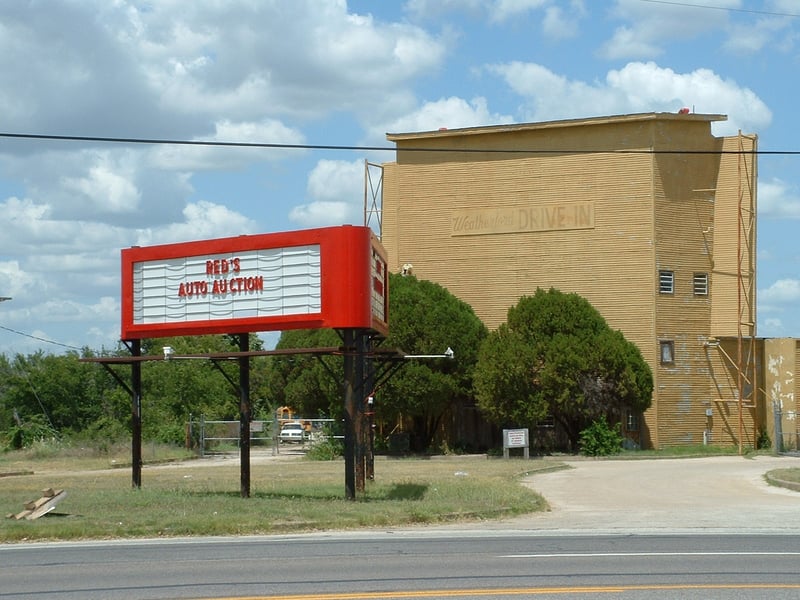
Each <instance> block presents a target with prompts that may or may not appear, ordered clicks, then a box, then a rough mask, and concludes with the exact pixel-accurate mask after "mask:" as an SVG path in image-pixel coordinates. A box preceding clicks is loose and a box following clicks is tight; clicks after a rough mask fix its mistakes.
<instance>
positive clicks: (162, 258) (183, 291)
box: [121, 225, 389, 340]
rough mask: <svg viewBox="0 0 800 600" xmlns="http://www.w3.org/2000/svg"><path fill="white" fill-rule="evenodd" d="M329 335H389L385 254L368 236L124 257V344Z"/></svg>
mask: <svg viewBox="0 0 800 600" xmlns="http://www.w3.org/2000/svg"><path fill="white" fill-rule="evenodd" d="M328 327H329V328H336V329H340V328H342V329H344V328H353V329H371V330H374V331H378V332H380V333H383V334H386V333H388V329H389V327H388V273H387V266H386V251H385V250H384V249H383V246H381V244H380V241H379V240H378V239H377V237H376V236H375V234H374V233H373V232H372V230H371V229H369V228H368V227H356V226H350V225H345V226H341V227H326V228H320V229H307V230H301V231H292V232H282V233H267V234H262V235H243V236H239V237H231V238H220V239H214V240H202V241H194V242H185V243H178V244H165V245H161V246H147V247H138V246H135V247H133V248H126V249H124V250H122V336H121V337H122V339H125V340H129V339H141V338H145V337H165V336H174V335H204V334H210V333H246V332H255V331H281V330H285V329H316V328H328Z"/></svg>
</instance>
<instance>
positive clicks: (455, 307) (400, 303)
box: [376, 274, 487, 451]
mask: <svg viewBox="0 0 800 600" xmlns="http://www.w3.org/2000/svg"><path fill="white" fill-rule="evenodd" d="M486 335H487V330H486V327H485V326H484V324H483V323H482V322H481V320H480V319H478V317H477V316H476V315H475V312H474V311H473V310H472V307H470V306H469V305H468V304H466V303H465V302H463V301H462V300H459V299H458V298H456V297H455V296H454V295H453V294H451V293H450V292H449V291H448V290H447V289H445V288H444V287H442V286H440V285H438V284H436V283H433V282H431V281H426V280H422V279H417V278H416V277H414V276H412V275H409V276H402V275H399V274H391V275H390V276H389V335H388V337H387V339H386V341H385V342H384V343H383V347H386V348H396V349H398V350H402V351H403V352H405V353H406V354H407V355H412V356H413V355H440V354H443V353H444V351H445V350H446V349H447V348H448V347H449V348H452V350H453V351H454V358H453V359H452V360H450V359H447V358H437V359H413V358H412V359H407V360H406V362H405V363H404V366H403V367H402V368H401V369H400V370H399V371H398V372H397V374H396V375H394V377H392V378H391V379H390V380H389V381H388V382H387V383H386V385H385V387H384V388H383V389H381V390H380V391H379V393H378V396H377V398H376V401H377V407H376V412H377V414H378V416H379V417H380V418H384V419H386V420H390V421H391V420H394V419H397V418H399V417H406V418H410V419H411V420H412V422H413V431H412V432H411V433H412V440H411V441H412V448H413V449H414V450H418V451H421V450H427V449H428V448H429V447H430V445H431V443H432V442H433V441H434V438H435V436H436V433H437V431H438V430H439V428H440V425H441V423H442V418H443V417H444V416H445V414H447V412H448V411H449V410H450V409H451V408H453V407H454V406H455V404H456V403H458V402H460V401H466V400H467V399H470V398H471V397H472V374H473V370H474V368H475V363H476V362H477V359H478V349H479V348H480V345H481V342H482V341H483V340H484V338H485V337H486Z"/></svg>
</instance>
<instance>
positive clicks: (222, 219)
mask: <svg viewBox="0 0 800 600" xmlns="http://www.w3.org/2000/svg"><path fill="white" fill-rule="evenodd" d="M183 216H184V221H183V222H180V223H172V224H170V225H167V226H165V227H158V228H152V229H143V230H140V231H139V232H138V239H137V241H136V242H135V243H136V245H139V246H149V245H152V244H168V243H175V242H188V241H192V240H203V239H211V238H218V237H229V236H235V235H246V234H249V233H255V227H256V226H255V223H254V222H253V221H252V220H251V219H248V218H247V217H245V216H244V215H241V214H239V213H237V212H235V211H233V210H231V209H229V208H227V207H225V206H222V205H220V204H214V203H213V202H208V201H205V200H201V201H199V202H194V203H189V204H187V205H186V207H185V208H184V209H183Z"/></svg>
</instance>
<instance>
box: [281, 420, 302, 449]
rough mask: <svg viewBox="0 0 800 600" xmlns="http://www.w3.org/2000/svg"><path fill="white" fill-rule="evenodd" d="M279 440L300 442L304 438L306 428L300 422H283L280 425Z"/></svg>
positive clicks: (282, 441)
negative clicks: (281, 425)
mask: <svg viewBox="0 0 800 600" xmlns="http://www.w3.org/2000/svg"><path fill="white" fill-rule="evenodd" d="M278 437H279V438H280V440H281V443H282V444H283V443H290V442H296V443H298V444H299V443H302V442H304V441H305V440H306V437H307V435H306V430H305V428H304V427H303V424H302V423H285V424H284V425H283V427H281V432H280V434H279V436H278Z"/></svg>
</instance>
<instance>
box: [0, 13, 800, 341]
mask: <svg viewBox="0 0 800 600" xmlns="http://www.w3.org/2000/svg"><path fill="white" fill-rule="evenodd" d="M798 67H800V1H798V0H748V1H745V0H705V1H698V2H689V1H675V2H667V1H656V0H608V1H606V0H591V1H590V0H564V1H558V0H407V1H406V2H400V1H397V2H390V1H380V2H378V1H367V0H359V1H350V2H346V1H345V0H305V1H304V0H292V1H289V0H271V1H270V0H262V1H260V2H249V1H245V0H241V1H239V0H229V1H227V2H222V3H221V2H211V1H203V0H198V1H196V2H185V1H179V0H148V1H132V0H131V1H128V0H118V1H117V2H113V3H112V2H107V1H106V0H94V1H92V0H81V1H77V0H76V1H64V0H61V1H59V0H53V1H52V2H47V3H29V2H3V3H0V132H3V133H26V134H44V135H66V136H98V137H122V138H152V139H182V140H216V141H227V142H254V143H269V144H309V145H334V146H370V147H386V148H390V147H391V145H390V144H389V143H388V142H387V141H386V138H385V134H386V132H410V131H421V130H433V129H438V128H439V127H449V128H456V127H468V126H478V125H494V124H501V123H512V122H513V123H522V122H535V121H546V120H553V119H562V118H581V117H592V116H601V115H611V114H627V113H637V112H662V111H663V112H675V111H677V110H679V109H680V108H682V107H689V108H692V109H693V110H695V111H696V112H700V113H722V114H727V115H728V117H729V120H728V121H727V122H725V123H720V124H716V125H715V126H714V133H715V134H716V135H731V134H735V133H736V132H737V131H739V130H741V131H742V132H744V133H755V134H758V136H759V149H760V150H762V151H766V152H788V153H791V152H797V151H798V150H800V143H798V141H797V134H798V132H800V111H798V109H797V101H796V97H797V75H798V72H799V71H800V69H799V68H798ZM365 159H368V160H370V161H372V162H382V161H387V160H391V159H392V153H391V152H388V151H387V152H380V151H372V152H367V151H359V150H304V149H275V148H271V149H236V148H216V147H186V146H160V145H156V146H148V145H126V144H103V143H90V142H74V141H69V142H68V141H47V140H25V139H10V138H1V137H0V231H2V234H1V235H2V237H0V296H10V297H12V298H13V299H12V300H11V301H8V302H3V303H2V304H0V353H5V354H7V355H14V354H17V353H21V354H28V353H31V352H35V351H38V350H43V351H45V352H52V353H60V352H63V351H65V350H66V349H69V348H80V347H84V346H88V347H90V348H93V349H96V350H99V349H101V348H103V347H105V348H113V347H114V346H115V344H116V341H117V339H118V337H119V330H120V326H119V319H120V317H119V312H120V298H119V286H120V283H119V250H120V249H121V248H125V247H128V246H132V245H149V244H157V243H167V242H181V241H188V240H196V239H206V238H214V237H222V236H230V235H239V234H247V233H266V232H273V231H284V230H293V229H303V228H307V227H318V226H327V225H340V224H343V223H356V224H360V223H362V222H363V198H364V161H365ZM758 197H759V225H758V304H757V308H758V334H759V335H760V336H765V337H800V312H798V311H797V310H796V306H798V303H800V243H798V236H797V231H798V226H799V225H800V156H798V155H797V154H794V155H792V154H769V155H764V156H762V157H761V158H760V162H759V188H758Z"/></svg>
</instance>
